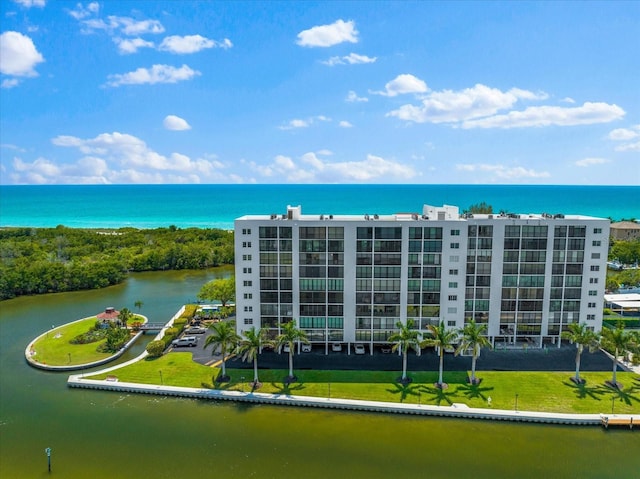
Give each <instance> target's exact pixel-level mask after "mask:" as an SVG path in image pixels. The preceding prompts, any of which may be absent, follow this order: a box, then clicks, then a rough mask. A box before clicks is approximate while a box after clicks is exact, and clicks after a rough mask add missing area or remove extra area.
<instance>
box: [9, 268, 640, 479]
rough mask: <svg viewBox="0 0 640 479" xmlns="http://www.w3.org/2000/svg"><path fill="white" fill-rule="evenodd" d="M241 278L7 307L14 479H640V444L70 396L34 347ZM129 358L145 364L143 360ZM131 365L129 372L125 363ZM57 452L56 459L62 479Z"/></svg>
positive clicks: (376, 418) (184, 275)
mask: <svg viewBox="0 0 640 479" xmlns="http://www.w3.org/2000/svg"><path fill="white" fill-rule="evenodd" d="M229 274H230V270H228V269H226V270H220V269H219V270H210V271H207V272H169V273H146V274H137V275H134V276H132V277H131V279H129V280H128V281H127V283H125V284H123V285H119V286H115V287H112V288H108V289H104V290H100V291H88V292H79V293H65V294H55V295H46V296H41V297H32V298H18V299H15V300H11V301H5V302H2V303H0V475H1V476H2V477H3V478H23V477H24V478H38V477H54V476H55V477H59V478H87V477H91V478H95V479H97V478H142V477H154V478H165V477H166V478H180V477H194V478H196V477H197V478H201V477H213V476H214V475H215V476H219V477H225V478H248V477H256V478H271V477H273V478H275V477H278V478H288V477H304V478H326V477H329V476H336V475H338V476H345V477H349V478H354V479H357V478H369V479H370V478H378V477H400V476H404V475H406V474H413V475H415V477H431V478H440V477H442V478H445V477H446V478H448V479H450V478H458V477H471V476H473V477H475V478H497V477H518V478H540V477H545V476H546V477H558V478H565V477H566V478H570V477H571V478H573V477H580V478H605V477H621V478H627V477H637V474H638V471H639V470H640V433H639V432H638V431H635V432H629V431H605V430H603V429H600V428H580V427H556V426H538V425H527V424H525V425H523V424H509V423H491V422H484V421H463V420H447V419H433V418H419V417H405V416H385V415H376V414H364V413H348V412H336V411H324V410H315V409H313V410H311V409H309V410H307V409H290V408H280V407H273V406H248V405H234V404H228V403H224V404H218V403H214V402H203V401H196V400H186V399H174V398H171V399H170V398H162V397H150V396H139V395H122V394H119V393H109V392H95V391H86V390H79V389H69V388H67V386H66V379H67V374H64V373H47V372H43V371H39V370H35V369H32V368H31V367H29V366H28V365H27V364H26V361H25V359H24V349H25V347H26V345H27V344H28V342H29V341H30V340H31V339H32V338H33V337H35V336H36V335H38V334H40V333H41V332H43V331H45V330H46V329H48V328H50V327H51V325H59V324H62V323H64V322H68V321H70V320H73V319H77V318H80V317H84V316H89V315H92V314H96V313H98V312H99V311H101V310H102V309H103V308H104V307H105V306H115V307H117V308H121V307H125V306H126V307H129V308H131V309H135V308H134V306H133V304H134V303H135V302H136V301H137V300H140V301H143V302H144V306H143V307H142V310H141V312H142V313H143V314H145V315H147V316H148V317H149V319H150V321H164V320H168V319H169V318H170V317H171V316H172V315H173V314H174V312H175V311H176V310H177V309H178V307H179V306H180V305H181V304H183V303H184V302H187V301H190V300H193V299H194V298H195V294H196V292H197V291H198V289H199V288H200V286H201V285H202V284H204V283H205V282H206V281H208V280H210V279H212V278H214V277H223V276H227V275H229ZM142 348H143V346H142V345H140V346H138V347H137V351H132V352H130V353H129V355H128V357H132V356H133V355H135V354H137V353H138V352H139V351H140V350H142ZM124 359H127V358H124ZM124 359H123V360H124ZM46 447H51V448H52V474H51V476H49V474H48V473H47V459H46V455H45V453H44V449H45V448H46Z"/></svg>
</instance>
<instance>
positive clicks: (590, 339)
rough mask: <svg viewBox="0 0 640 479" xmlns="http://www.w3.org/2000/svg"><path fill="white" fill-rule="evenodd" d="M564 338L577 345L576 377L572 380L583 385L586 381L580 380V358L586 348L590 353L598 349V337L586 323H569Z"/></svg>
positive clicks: (563, 333) (563, 334)
mask: <svg viewBox="0 0 640 479" xmlns="http://www.w3.org/2000/svg"><path fill="white" fill-rule="evenodd" d="M562 338H563V339H568V340H569V341H571V342H572V343H575V345H576V375H575V377H573V378H572V380H573V382H574V383H576V384H581V383H583V382H584V380H582V379H580V356H581V355H582V351H584V347H585V346H586V347H587V348H588V349H589V352H590V353H592V352H594V351H595V350H596V349H598V335H597V334H596V333H594V332H593V331H592V330H591V329H589V328H588V327H587V324H586V323H580V324H578V323H569V324H568V325H567V331H563V332H562Z"/></svg>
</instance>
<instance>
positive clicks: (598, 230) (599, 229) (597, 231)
mask: <svg viewBox="0 0 640 479" xmlns="http://www.w3.org/2000/svg"><path fill="white" fill-rule="evenodd" d="M593 233H594V234H601V233H602V228H593Z"/></svg>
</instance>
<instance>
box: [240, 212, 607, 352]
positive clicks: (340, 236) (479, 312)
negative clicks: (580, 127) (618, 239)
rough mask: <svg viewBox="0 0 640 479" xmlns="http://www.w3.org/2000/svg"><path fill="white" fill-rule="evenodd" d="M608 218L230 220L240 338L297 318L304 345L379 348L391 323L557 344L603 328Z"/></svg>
mask: <svg viewBox="0 0 640 479" xmlns="http://www.w3.org/2000/svg"><path fill="white" fill-rule="evenodd" d="M608 238H609V220H608V219H602V218H593V217H587V216H578V215H563V214H557V213H556V214H547V213H527V214H511V213H510V214H466V215H461V214H460V213H459V209H458V207H456V206H448V205H444V206H440V207H436V206H430V205H424V206H423V207H422V210H421V211H419V212H403V213H396V214H378V213H375V212H374V213H363V214H360V215H340V214H336V213H334V212H327V213H323V214H313V215H303V214H302V207H301V206H288V207H287V210H286V213H283V214H270V215H248V216H243V217H241V218H238V219H237V220H236V221H235V257H236V303H237V317H238V321H237V324H238V330H239V332H241V331H243V330H247V329H249V328H251V327H252V326H255V327H265V328H267V329H268V330H269V333H270V335H271V336H276V335H277V334H279V332H280V327H281V325H282V324H283V323H285V322H287V321H290V320H291V319H295V320H296V321H297V322H298V326H299V327H300V328H301V329H303V330H305V332H306V333H307V335H308V337H309V339H310V340H311V342H312V343H315V344H319V345H323V346H324V347H325V350H326V351H328V350H329V347H330V345H331V344H332V343H334V342H340V343H349V344H351V343H364V344H367V345H369V346H370V348H369V350H370V351H373V347H374V346H376V345H382V344H384V343H386V341H387V338H388V337H389V335H390V334H392V333H393V332H394V330H395V329H396V323H397V322H398V321H401V322H403V323H404V322H405V321H407V320H408V319H411V320H413V321H414V324H415V325H416V327H417V328H419V329H420V330H421V331H423V332H424V333H426V331H427V329H428V326H429V325H430V324H438V323H439V322H440V321H444V322H445V324H446V325H447V326H448V327H451V328H461V327H462V326H464V324H465V322H467V321H469V320H470V319H472V318H473V319H475V320H476V322H479V323H486V324H487V325H488V336H489V338H490V340H491V341H492V342H493V343H494V344H495V343H503V344H504V345H506V346H508V345H513V344H517V343H521V342H522V343H524V342H526V343H527V344H531V345H532V346H542V345H543V344H545V343H553V344H559V340H560V334H561V332H562V331H563V330H564V329H565V328H566V325H567V324H568V323H571V322H585V323H586V324H587V325H588V326H589V327H591V328H593V329H594V330H596V331H597V330H600V328H601V326H602V298H603V294H604V286H605V275H606V259H607V247H608Z"/></svg>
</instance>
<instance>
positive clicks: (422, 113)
mask: <svg viewBox="0 0 640 479" xmlns="http://www.w3.org/2000/svg"><path fill="white" fill-rule="evenodd" d="M543 98H547V95H546V93H533V92H530V91H526V90H521V89H519V88H512V89H511V90H509V91H506V92H503V91H500V90H499V89H497V88H490V87H488V86H485V85H482V84H477V85H475V86H474V87H472V88H465V89H464V90H460V91H452V90H443V91H434V92H431V93H429V94H428V95H427V96H426V97H425V98H424V99H423V100H422V103H421V104H420V105H417V106H416V105H403V106H401V107H400V108H398V109H397V110H394V111H391V112H389V113H387V116H395V117H397V118H399V119H401V120H405V121H413V122H416V123H425V122H430V123H449V122H459V121H464V120H468V119H472V118H479V117H483V116H487V115H493V114H495V113H497V112H498V111H499V110H504V109H507V108H511V107H512V106H513V105H514V104H515V103H516V102H517V101H518V100H520V99H525V100H533V99H543Z"/></svg>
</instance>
